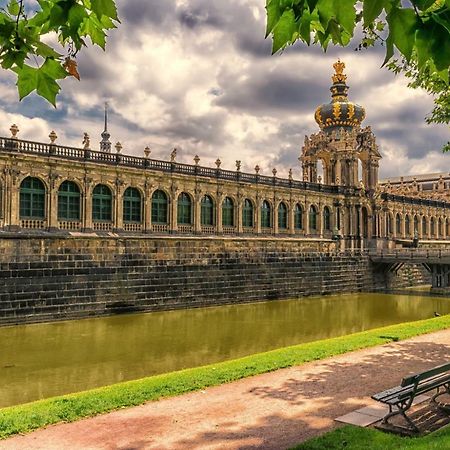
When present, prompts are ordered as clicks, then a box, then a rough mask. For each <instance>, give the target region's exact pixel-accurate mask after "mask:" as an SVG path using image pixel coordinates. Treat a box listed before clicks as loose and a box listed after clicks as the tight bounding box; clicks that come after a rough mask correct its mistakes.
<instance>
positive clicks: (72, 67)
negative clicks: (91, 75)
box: [64, 57, 80, 81]
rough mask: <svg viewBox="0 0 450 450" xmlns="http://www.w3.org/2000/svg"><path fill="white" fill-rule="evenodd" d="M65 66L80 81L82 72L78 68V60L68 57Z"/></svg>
mask: <svg viewBox="0 0 450 450" xmlns="http://www.w3.org/2000/svg"><path fill="white" fill-rule="evenodd" d="M64 68H65V69H66V70H67V72H68V74H69V75H71V76H72V77H75V78H76V79H77V80H78V81H79V80H80V74H79V73H78V69H77V62H76V61H75V60H74V59H71V58H69V57H67V58H66V61H65V63H64Z"/></svg>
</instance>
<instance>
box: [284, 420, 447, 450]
mask: <svg viewBox="0 0 450 450" xmlns="http://www.w3.org/2000/svg"><path fill="white" fill-rule="evenodd" d="M325 449H326V450H344V449H345V450H362V449H364V450H403V449H405V450H434V449H436V450H438V449H439V450H444V449H450V427H449V426H447V427H445V428H443V429H441V430H439V431H436V432H435V433H431V434H429V435H428V436H424V437H419V438H406V437H399V436H395V435H393V434H388V433H383V432H381V431H378V430H374V429H373V428H361V427H354V426H351V425H346V426H345V427H342V428H338V429H337V430H334V431H330V432H329V433H326V434H324V435H322V436H320V437H318V438H314V439H311V440H309V441H306V442H304V443H303V444H300V445H299V446H297V447H295V450H325ZM293 450H294V449H293Z"/></svg>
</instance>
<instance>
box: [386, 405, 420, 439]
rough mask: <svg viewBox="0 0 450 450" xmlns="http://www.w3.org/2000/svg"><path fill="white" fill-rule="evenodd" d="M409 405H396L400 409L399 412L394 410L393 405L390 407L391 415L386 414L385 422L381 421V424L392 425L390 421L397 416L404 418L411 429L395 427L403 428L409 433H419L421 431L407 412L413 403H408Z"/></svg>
mask: <svg viewBox="0 0 450 450" xmlns="http://www.w3.org/2000/svg"><path fill="white" fill-rule="evenodd" d="M408 403H409V404H406V405H395V406H396V407H397V408H398V409H397V410H395V411H394V410H393V407H392V405H389V413H388V414H386V415H385V416H384V417H383V420H382V421H381V423H383V424H387V425H392V424H390V423H389V419H390V418H391V417H394V416H397V415H399V414H400V415H401V416H403V418H404V419H405V421H406V422H407V423H408V425H409V427H402V426H398V425H393V426H395V427H397V428H403V429H405V430H408V431H415V432H419V429H418V428H417V426H416V425H415V423H414V422H413V421H412V420H411V419H410V418H409V417H408V416H407V414H406V411H407V410H408V409H409V408H410V406H411V402H408Z"/></svg>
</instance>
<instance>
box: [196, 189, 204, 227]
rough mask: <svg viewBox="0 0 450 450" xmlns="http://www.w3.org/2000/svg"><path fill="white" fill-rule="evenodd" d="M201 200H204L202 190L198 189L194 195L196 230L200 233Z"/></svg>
mask: <svg viewBox="0 0 450 450" xmlns="http://www.w3.org/2000/svg"><path fill="white" fill-rule="evenodd" d="M201 201H202V193H201V190H199V189H196V190H195V195H194V231H195V232H196V233H200V232H201V231H202V224H201V212H202V210H201Z"/></svg>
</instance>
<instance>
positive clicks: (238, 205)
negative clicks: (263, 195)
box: [235, 192, 244, 233]
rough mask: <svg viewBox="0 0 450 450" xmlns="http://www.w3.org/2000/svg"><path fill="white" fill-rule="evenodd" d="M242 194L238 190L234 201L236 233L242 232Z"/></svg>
mask: <svg viewBox="0 0 450 450" xmlns="http://www.w3.org/2000/svg"><path fill="white" fill-rule="evenodd" d="M243 200H244V197H243V195H242V194H241V193H240V192H238V195H237V201H236V215H235V217H236V230H237V232H238V233H242V232H243V226H242V208H243Z"/></svg>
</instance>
